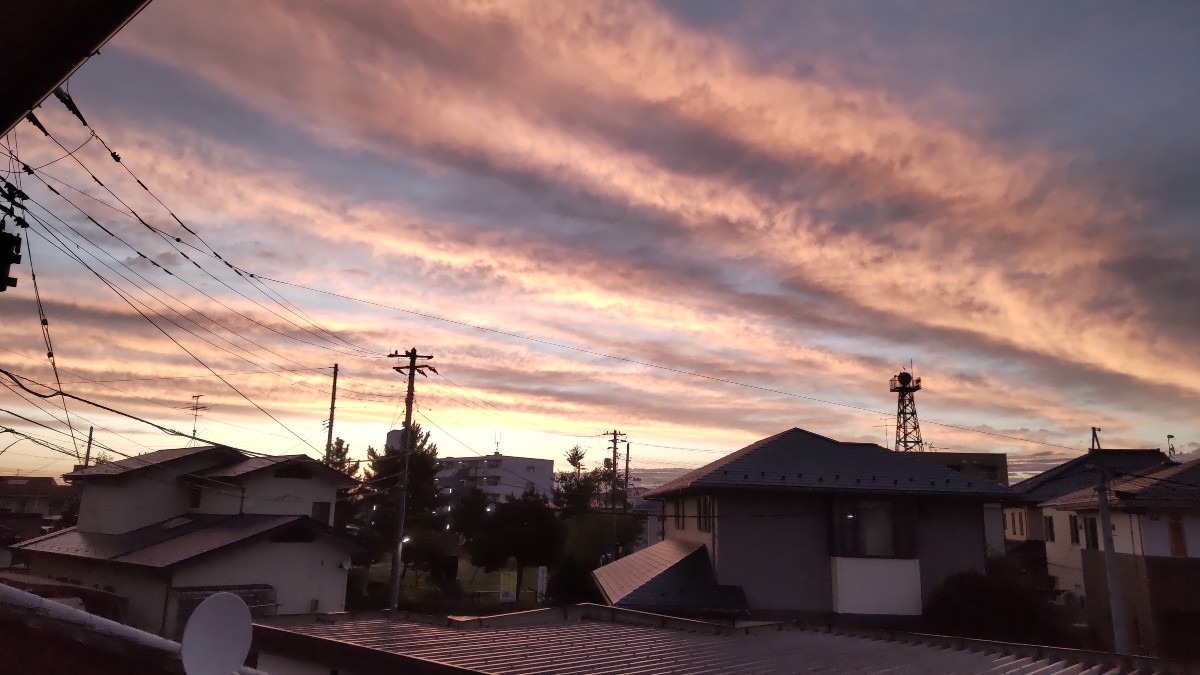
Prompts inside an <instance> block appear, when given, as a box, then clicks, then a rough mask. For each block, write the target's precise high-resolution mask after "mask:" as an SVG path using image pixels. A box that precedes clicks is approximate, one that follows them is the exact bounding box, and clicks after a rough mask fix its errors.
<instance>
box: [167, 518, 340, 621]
mask: <svg viewBox="0 0 1200 675" xmlns="http://www.w3.org/2000/svg"><path fill="white" fill-rule="evenodd" d="M349 557H350V547H349V545H347V544H343V543H341V542H338V541H336V540H334V539H331V538H328V537H320V536H319V537H317V539H316V541H314V542H308V543H300V542H294V543H284V542H273V541H270V540H261V541H257V542H254V543H251V544H246V545H243V546H237V547H233V548H229V549H226V550H223V551H220V552H217V553H214V554H213V555H210V556H205V557H203V558H199V559H197V560H196V561H195V562H193V563H192V564H190V565H187V566H185V567H183V568H181V569H179V570H177V571H176V572H175V575H174V578H173V583H172V587H173V588H181V587H188V586H232V585H241V584H268V585H270V586H273V587H274V588H275V602H277V603H279V607H278V608H277V610H276V612H277V613H278V614H307V613H309V612H314V611H315V612H341V611H343V610H344V609H345V605H346V570H345V569H342V568H341V567H340V566H339V565H341V564H342V563H343V562H344V561H346V560H347V559H348V558H349ZM314 600H315V601H316V606H315V608H314V605H313V601H314ZM174 614H175V613H174V612H171V615H172V616H173V615H174ZM168 629H169V630H174V629H175V626H169V627H168Z"/></svg>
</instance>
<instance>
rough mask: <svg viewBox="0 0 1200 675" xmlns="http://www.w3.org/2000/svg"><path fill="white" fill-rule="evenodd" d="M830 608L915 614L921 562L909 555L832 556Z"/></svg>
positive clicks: (840, 611) (918, 609)
mask: <svg viewBox="0 0 1200 675" xmlns="http://www.w3.org/2000/svg"><path fill="white" fill-rule="evenodd" d="M832 566H833V569H832V574H833V611H834V612H837V613H838V614H862V615H872V614H885V615H889V616H916V615H918V614H920V613H921V608H922V607H923V603H922V599H921V586H922V584H921V562H920V561H919V560H913V559H912V558H833V560H832Z"/></svg>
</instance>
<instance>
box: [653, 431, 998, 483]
mask: <svg viewBox="0 0 1200 675" xmlns="http://www.w3.org/2000/svg"><path fill="white" fill-rule="evenodd" d="M700 488H754V489H775V490H805V491H811V492H832V491H836V492H859V493H882V494H925V495H948V496H975V497H985V498H992V499H1002V498H1005V497H1012V496H1014V495H1013V492H1012V491H1011V490H1010V489H1009V488H1007V487H1005V486H1003V485H1001V484H999V483H997V482H995V481H990V480H987V479H986V478H982V477H979V476H972V475H968V474H963V473H960V472H957V471H952V470H950V469H947V468H945V467H942V466H937V465H934V464H930V463H928V462H927V460H922V459H920V458H917V457H914V456H913V455H912V453H905V452H893V451H890V450H887V449H886V448H882V447H880V446H878V445H875V444H873V443H846V442H842V441H835V440H833V439H832V438H826V437H825V436H821V435H819V434H814V433H812V432H811V431H805V430H804V429H798V428H797V429H789V430H787V431H784V432H782V433H779V434H776V435H774V436H771V437H769V438H764V439H762V440H761V441H757V442H755V443H752V444H750V445H748V446H746V447H745V448H742V449H741V450H738V451H737V452H734V453H732V454H729V455H726V456H725V457H722V458H721V459H718V460H716V461H715V462H711V463H709V464H707V465H705V466H702V467H700V468H699V469H696V470H694V471H691V472H689V473H686V474H684V475H682V476H680V477H679V478H676V479H675V480H672V481H669V482H667V483H665V484H663V485H661V486H659V487H657V488H655V489H653V490H651V491H650V492H647V493H646V494H645V495H644V497H646V498H650V499H652V498H660V499H661V498H664V497H667V496H668V495H671V494H673V493H677V492H682V491H687V490H692V489H700Z"/></svg>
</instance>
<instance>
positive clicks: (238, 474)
mask: <svg viewBox="0 0 1200 675" xmlns="http://www.w3.org/2000/svg"><path fill="white" fill-rule="evenodd" d="M289 463H297V464H302V465H304V466H306V467H308V468H309V469H312V470H313V471H318V472H320V473H323V474H326V475H329V476H331V477H333V478H334V479H337V480H340V482H342V483H344V484H345V485H355V484H356V483H357V481H355V480H354V479H353V478H350V477H349V476H347V475H346V474H344V473H342V472H340V471H338V470H337V469H333V468H330V467H328V466H325V465H324V464H322V463H320V462H318V461H317V460H315V459H313V458H311V457H309V456H308V455H272V456H269V457H248V458H246V459H243V460H242V461H240V462H234V463H233V464H226V465H222V466H218V467H215V468H212V469H204V470H203V471H197V472H195V473H193V474H191V475H193V476H196V477H199V478H213V479H236V478H242V477H245V476H248V475H250V474H252V473H255V472H257V471H262V470H264V469H270V468H272V467H276V466H282V465H284V464H289Z"/></svg>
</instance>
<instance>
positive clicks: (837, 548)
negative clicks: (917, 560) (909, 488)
mask: <svg viewBox="0 0 1200 675" xmlns="http://www.w3.org/2000/svg"><path fill="white" fill-rule="evenodd" d="M833 520H834V522H833V551H834V553H833V554H834V555H835V556H839V557H850V558H912V557H913V556H914V554H915V546H914V537H913V513H912V505H911V504H910V503H908V502H891V501H875V500H847V501H842V502H838V503H836V504H835V506H834V510H833Z"/></svg>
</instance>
